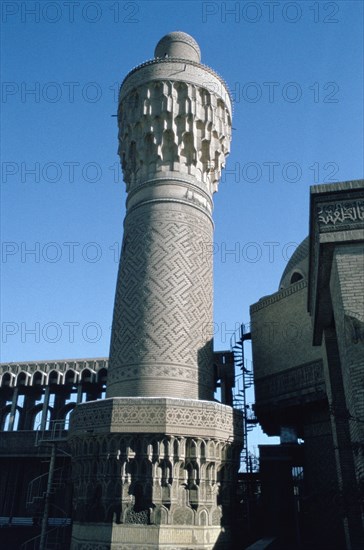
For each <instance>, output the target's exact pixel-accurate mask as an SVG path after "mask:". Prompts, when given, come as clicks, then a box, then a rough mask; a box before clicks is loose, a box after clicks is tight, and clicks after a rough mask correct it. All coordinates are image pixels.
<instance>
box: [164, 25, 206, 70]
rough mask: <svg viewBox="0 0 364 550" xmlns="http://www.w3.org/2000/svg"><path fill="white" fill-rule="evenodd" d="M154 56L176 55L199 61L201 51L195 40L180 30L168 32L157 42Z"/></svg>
mask: <svg viewBox="0 0 364 550" xmlns="http://www.w3.org/2000/svg"><path fill="white" fill-rule="evenodd" d="M154 57H156V58H158V57H161V58H164V57H178V58H179V59H186V60H188V61H196V62H197V63H200V61H201V51H200V47H199V45H198V44H197V42H196V40H195V39H194V38H192V36H190V35H189V34H187V33H185V32H181V31H175V32H170V33H169V34H166V35H165V36H163V38H161V39H160V41H159V42H158V44H157V46H156V48H155V51H154Z"/></svg>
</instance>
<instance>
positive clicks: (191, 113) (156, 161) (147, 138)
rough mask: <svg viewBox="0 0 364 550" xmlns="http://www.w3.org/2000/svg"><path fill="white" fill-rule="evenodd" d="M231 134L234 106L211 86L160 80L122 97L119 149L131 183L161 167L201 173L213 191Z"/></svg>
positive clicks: (159, 171) (146, 177) (142, 179)
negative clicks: (230, 109)
mask: <svg viewBox="0 0 364 550" xmlns="http://www.w3.org/2000/svg"><path fill="white" fill-rule="evenodd" d="M230 140H231V120H230V114H229V110H228V108H227V106H226V105H225V103H224V102H223V100H222V99H221V98H220V97H219V95H218V94H215V93H213V91H211V90H208V89H207V88H204V87H201V86H197V85H195V84H191V83H188V82H173V81H169V80H157V81H152V82H147V83H145V84H142V85H140V86H138V87H136V88H135V89H133V90H132V91H131V92H130V93H129V94H128V95H127V96H126V97H124V98H123V99H121V101H120V106H119V142H120V146H119V154H120V158H121V164H122V168H123V174H124V179H125V182H126V184H127V189H129V188H130V186H132V185H133V184H134V183H138V182H142V181H146V180H149V179H153V178H154V177H155V175H156V173H157V172H158V174H159V175H163V173H164V172H178V174H179V175H181V174H182V175H183V174H187V175H190V176H193V177H195V178H196V179H197V180H198V181H200V182H203V183H204V184H205V186H206V188H207V189H208V190H209V191H210V192H211V193H213V192H214V191H216V189H217V184H218V181H219V179H220V176H221V170H222V168H223V167H224V166H225V157H226V156H227V155H228V153H229V148H230Z"/></svg>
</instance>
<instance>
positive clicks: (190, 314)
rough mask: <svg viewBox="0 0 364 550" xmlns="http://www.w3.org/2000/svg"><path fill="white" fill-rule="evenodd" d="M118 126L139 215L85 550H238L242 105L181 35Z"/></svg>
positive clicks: (132, 80) (129, 88) (75, 449)
mask: <svg viewBox="0 0 364 550" xmlns="http://www.w3.org/2000/svg"><path fill="white" fill-rule="evenodd" d="M118 120H119V154H120V158H121V163H122V169H123V174H124V179H125V183H126V186H127V193H128V198H127V213H126V217H125V222H124V238H123V247H122V257H121V262H120V268H119V274H118V280H117V288H116V296H115V305H114V318H113V326H112V336H111V349H110V361H109V368H108V382H107V393H106V399H103V400H100V401H91V402H86V403H82V404H79V405H77V407H76V408H75V410H74V412H73V414H72V418H71V426H70V438H69V442H70V447H71V450H72V475H73V484H74V513H73V517H74V522H73V530H72V543H71V550H86V549H87V550H101V549H102V550H109V549H112V550H120V549H122V550H159V549H162V548H163V549H164V550H178V549H181V550H186V549H189V550H190V549H194V550H203V549H204V550H231V549H232V531H231V524H232V518H233V511H234V499H235V498H236V478H237V471H238V467H239V455H240V450H241V446H242V440H243V428H242V416H241V413H240V412H239V411H236V410H234V409H232V408H231V407H229V406H227V405H223V404H221V403H218V402H216V401H214V400H213V399H214V374H213V357H212V244H213V240H212V239H213V222H212V207H213V204H212V196H213V193H214V192H215V191H216V190H217V185H218V182H219V178H220V175H221V170H222V168H223V166H224V164H225V158H226V155H227V154H228V153H229V146H230V140H231V100H230V96H229V93H228V91H227V88H226V85H225V83H224V82H223V81H222V80H221V78H220V77H219V76H218V75H217V74H216V73H215V72H214V71H212V70H211V69H210V68H208V67H206V66H204V65H202V64H201V63H200V49H199V46H198V44H197V43H196V41H195V40H194V39H193V38H192V37H191V36H189V35H187V34H185V33H182V32H173V33H170V34H168V35H167V36H165V37H164V38H162V39H161V40H160V42H159V43H158V45H157V47H156V50H155V58H154V59H153V60H151V61H148V62H146V63H143V64H142V65H140V66H138V67H136V68H135V69H133V70H132V71H131V72H130V73H129V74H128V75H127V77H126V78H125V80H124V82H123V83H122V85H121V89H120V98H119V113H118Z"/></svg>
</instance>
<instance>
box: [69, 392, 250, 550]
mask: <svg viewBox="0 0 364 550" xmlns="http://www.w3.org/2000/svg"><path fill="white" fill-rule="evenodd" d="M242 434H243V430H242V416H241V413H239V411H235V410H233V409H232V408H231V407H228V406H226V405H221V404H220V403H216V402H211V401H196V400H188V399H175V398H171V399H169V398H132V397H131V398H110V399H105V400H104V401H98V402H96V401H94V402H89V403H85V404H82V405H79V406H78V407H77V409H76V410H75V412H74V414H73V418H72V424H71V430H70V446H71V449H72V457H73V467H72V471H73V483H74V502H75V509H74V513H73V517H74V518H75V519H74V523H73V531H72V546H71V550H91V549H97V550H106V549H122V550H137V549H138V550H149V549H150V550H152V549H153V550H157V549H162V548H163V549H166V550H167V549H168V550H176V549H184V550H187V549H191V550H192V549H206V550H207V549H211V550H212V549H214V550H217V549H224V550H225V549H230V548H231V539H232V536H231V531H230V524H231V517H232V507H233V506H234V496H233V494H234V491H235V490H236V473H237V470H238V464H239V456H240V449H241V444H242Z"/></svg>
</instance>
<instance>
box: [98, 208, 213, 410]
mask: <svg viewBox="0 0 364 550" xmlns="http://www.w3.org/2000/svg"><path fill="white" fill-rule="evenodd" d="M148 212H149V210H148ZM148 212H147V208H146V207H141V208H139V209H137V210H136V211H134V212H132V213H131V214H130V215H129V216H128V217H127V219H126V222H125V237H124V242H123V251H122V259H121V264H120V270H119V275H118V282H117V290H116V298H115V305H114V319H113V327H112V339H111V348H110V368H109V374H108V390H107V395H108V396H114V395H118V396H123V395H129V396H134V395H165V396H166V395H168V396H175V397H192V398H196V399H197V398H201V399H212V396H213V387H212V386H213V372H212V367H211V365H212V342H211V338H210V334H209V331H208V330H207V327H210V326H211V318H212V257H211V255H210V257H208V255H207V254H204V253H203V250H204V247H205V245H206V243H209V242H211V239H212V236H211V232H212V228H211V224H210V221H209V219H208V218H207V217H206V216H204V215H203V214H201V215H198V214H197V215H196V216H195V219H196V218H197V220H198V221H199V223H197V224H196V223H195V224H191V223H190V220H191V218H192V216H191V215H184V213H183V212H180V211H179V210H177V211H176V212H175V213H176V216H174V211H173V208H170V209H169V210H168V212H165V209H164V208H163V207H160V206H158V205H156V206H155V207H154V210H153V214H150V213H148ZM147 379H148V380H149V382H148V384H147V386H148V389H146V386H144V385H143V380H147ZM162 379H163V383H162V384H161V380H162ZM167 380H170V384H169V385H167V384H166V381H167ZM166 386H168V387H166ZM163 388H165V392H164V393H160V392H161V391H162V390H163ZM147 392H149V393H147ZM153 392H154V393H153Z"/></svg>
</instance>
